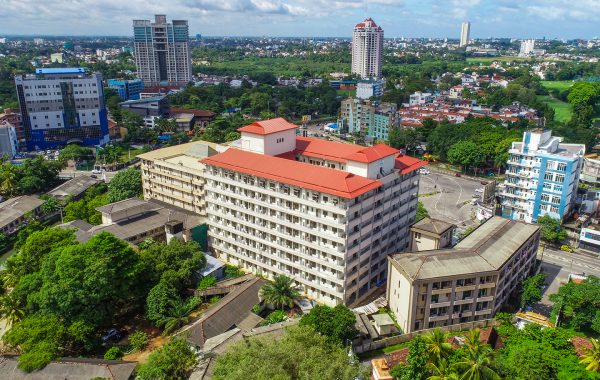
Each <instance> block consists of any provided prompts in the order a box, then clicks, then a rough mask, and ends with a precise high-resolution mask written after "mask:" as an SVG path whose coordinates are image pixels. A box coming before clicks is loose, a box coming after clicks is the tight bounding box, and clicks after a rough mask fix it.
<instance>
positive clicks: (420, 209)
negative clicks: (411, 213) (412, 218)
mask: <svg viewBox="0 0 600 380" xmlns="http://www.w3.org/2000/svg"><path fill="white" fill-rule="evenodd" d="M416 215H417V216H416V221H417V222H418V221H419V220H421V219H425V218H429V211H427V209H426V208H425V205H424V204H423V202H421V201H417V214H416Z"/></svg>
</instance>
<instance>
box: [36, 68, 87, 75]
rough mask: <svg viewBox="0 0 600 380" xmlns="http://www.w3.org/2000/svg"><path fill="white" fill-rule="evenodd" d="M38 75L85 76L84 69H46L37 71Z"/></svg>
mask: <svg viewBox="0 0 600 380" xmlns="http://www.w3.org/2000/svg"><path fill="white" fill-rule="evenodd" d="M35 73H36V74H84V73H85V69H84V68H83V67H48V68H44V69H35Z"/></svg>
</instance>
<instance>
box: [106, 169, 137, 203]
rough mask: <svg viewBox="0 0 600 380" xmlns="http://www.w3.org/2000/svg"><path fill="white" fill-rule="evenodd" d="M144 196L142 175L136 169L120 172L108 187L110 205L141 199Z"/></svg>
mask: <svg viewBox="0 0 600 380" xmlns="http://www.w3.org/2000/svg"><path fill="white" fill-rule="evenodd" d="M141 194H142V174H141V173H140V171H139V170H138V169H136V168H129V169H125V170H121V171H120V172H118V173H117V174H116V175H115V176H114V177H113V179H112V180H111V181H110V184H109V185H108V194H107V200H108V203H114V202H118V201H122V200H124V199H128V198H133V197H139V196H140V195H141Z"/></svg>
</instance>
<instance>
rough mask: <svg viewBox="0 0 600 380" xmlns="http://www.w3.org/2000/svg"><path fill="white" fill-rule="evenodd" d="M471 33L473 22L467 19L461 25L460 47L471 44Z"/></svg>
mask: <svg viewBox="0 0 600 380" xmlns="http://www.w3.org/2000/svg"><path fill="white" fill-rule="evenodd" d="M470 34H471V23H470V22H469V21H465V22H463V23H462V25H461V27H460V47H463V46H467V45H468V44H469V37H470Z"/></svg>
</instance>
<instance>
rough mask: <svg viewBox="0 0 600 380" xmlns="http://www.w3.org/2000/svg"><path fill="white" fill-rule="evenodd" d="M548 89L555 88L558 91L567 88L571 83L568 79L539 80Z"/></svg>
mask: <svg viewBox="0 0 600 380" xmlns="http://www.w3.org/2000/svg"><path fill="white" fill-rule="evenodd" d="M540 83H541V84H542V86H544V87H545V88H546V89H548V90H553V89H556V90H558V91H560V92H562V91H564V90H567V89H569V88H570V87H571V86H572V85H573V83H574V82H573V81H570V80H544V81H541V82H540Z"/></svg>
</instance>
